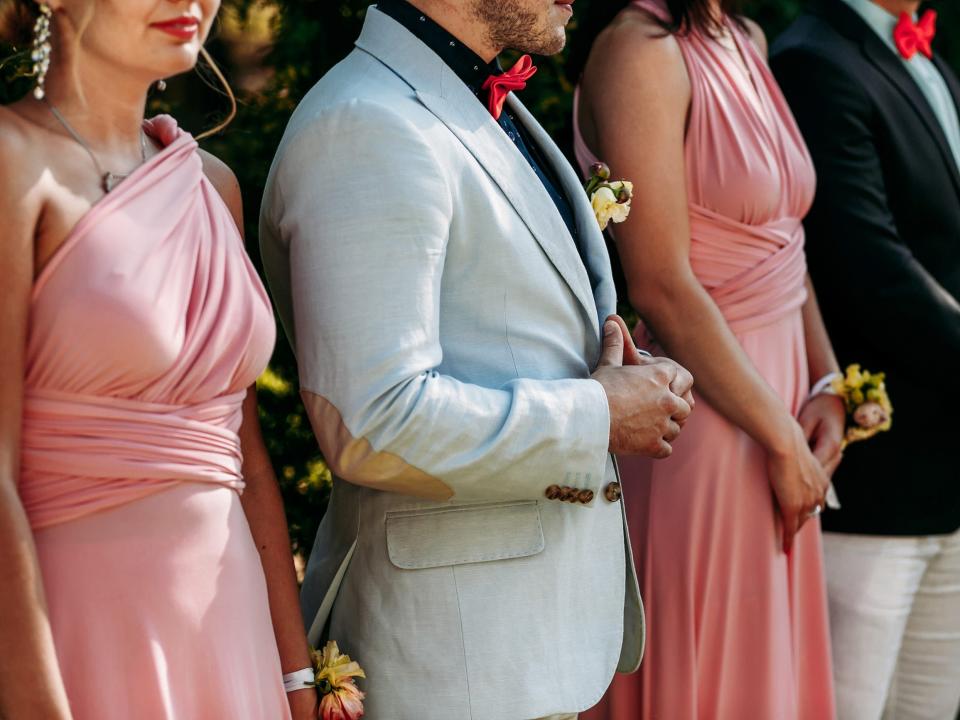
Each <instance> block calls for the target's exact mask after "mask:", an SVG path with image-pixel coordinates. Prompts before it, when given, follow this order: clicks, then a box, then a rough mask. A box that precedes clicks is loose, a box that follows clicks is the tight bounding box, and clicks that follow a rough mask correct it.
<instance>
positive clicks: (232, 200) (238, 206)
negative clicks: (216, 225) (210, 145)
mask: <svg viewBox="0 0 960 720" xmlns="http://www.w3.org/2000/svg"><path fill="white" fill-rule="evenodd" d="M197 152H199V153H200V159H201V160H203V174H204V175H206V176H207V179H208V180H209V181H210V182H211V184H212V185H213V186H214V187H215V188H216V189H217V192H218V193H220V197H222V198H223V202H224V203H226V205H227V208H228V209H229V210H230V214H231V215H233V219H234V221H235V222H236V223H237V227H238V228H240V233H241V234H243V198H242V196H241V194H240V182H239V181H238V180H237V176H236V175H235V174H234V172H233V170H231V169H230V166H229V165H227V164H226V163H225V162H223V160H221V159H220V158H218V157H217V156H216V155H212V154H211V153H208V152H207V151H206V150H198V151H197Z"/></svg>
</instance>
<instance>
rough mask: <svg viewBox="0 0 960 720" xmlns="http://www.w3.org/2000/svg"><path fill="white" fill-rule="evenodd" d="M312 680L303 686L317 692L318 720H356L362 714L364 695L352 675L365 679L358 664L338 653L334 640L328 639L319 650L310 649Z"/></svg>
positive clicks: (338, 649)
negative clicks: (318, 703) (318, 696)
mask: <svg viewBox="0 0 960 720" xmlns="http://www.w3.org/2000/svg"><path fill="white" fill-rule="evenodd" d="M310 659H311V661H312V662H313V673H314V679H313V682H312V683H304V687H315V688H316V689H317V693H318V694H319V695H320V706H319V712H318V714H317V717H318V718H319V720H357V719H358V718H361V717H363V698H364V694H363V692H362V691H361V690H360V688H358V687H357V685H356V683H355V682H354V680H353V679H354V678H358V677H359V678H365V677H366V674H365V673H364V672H363V668H361V667H360V664H359V663H357V662H355V661H353V660H351V659H350V656H349V655H342V654H341V653H340V648H339V647H337V643H336V642H334V641H333V640H331V641H329V642H328V643H327V644H326V646H325V647H324V648H323V650H322V651H321V652H317V651H316V650H315V649H314V648H310Z"/></svg>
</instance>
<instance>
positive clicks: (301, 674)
mask: <svg viewBox="0 0 960 720" xmlns="http://www.w3.org/2000/svg"><path fill="white" fill-rule="evenodd" d="M316 679H317V678H316V675H314V673H313V668H304V669H303V670H297V671H296V672H292V673H287V674H286V675H284V676H283V689H284V691H285V692H288V693H289V692H294V691H295V690H305V689H307V688H308V687H313V683H314V682H315V681H316Z"/></svg>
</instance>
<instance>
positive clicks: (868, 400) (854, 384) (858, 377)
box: [832, 365, 893, 446]
mask: <svg viewBox="0 0 960 720" xmlns="http://www.w3.org/2000/svg"><path fill="white" fill-rule="evenodd" d="M884 378H885V375H884V373H871V372H869V371H868V370H861V368H860V366H859V365H850V366H849V367H848V368H847V372H846V374H845V375H842V376H838V377H836V378H835V379H834V380H833V383H832V387H833V390H834V391H835V392H836V393H837V395H839V396H840V398H841V399H842V400H843V404H844V407H846V410H847V431H846V434H845V435H844V439H843V444H844V446H846V445H849V444H850V443H853V442H859V441H860V440H868V439H869V438H872V437H873V436H874V435H876V434H877V433H880V432H886V431H887V430H889V429H890V427H891V426H892V425H893V405H891V404H890V397H889V396H888V395H887V387H886V385H885V384H884Z"/></svg>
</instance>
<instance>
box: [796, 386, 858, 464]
mask: <svg viewBox="0 0 960 720" xmlns="http://www.w3.org/2000/svg"><path fill="white" fill-rule="evenodd" d="M797 421H798V422H799V423H800V427H802V428H803V432H804V434H805V435H806V436H807V443H808V444H809V446H810V449H811V450H812V451H813V455H814V457H815V458H817V460H819V461H820V465H821V466H823V470H824V472H826V474H827V477H833V473H834V472H835V471H836V469H837V466H838V465H839V464H840V461H841V460H842V459H843V434H844V430H845V428H846V421H847V412H846V409H845V408H844V406H843V400H841V399H840V398H839V397H838V396H837V395H829V394H827V393H821V394H819V395H817V396H816V397H812V398H810V400H808V401H807V404H806V405H804V406H803V410H801V411H800V417H799V418H797Z"/></svg>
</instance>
